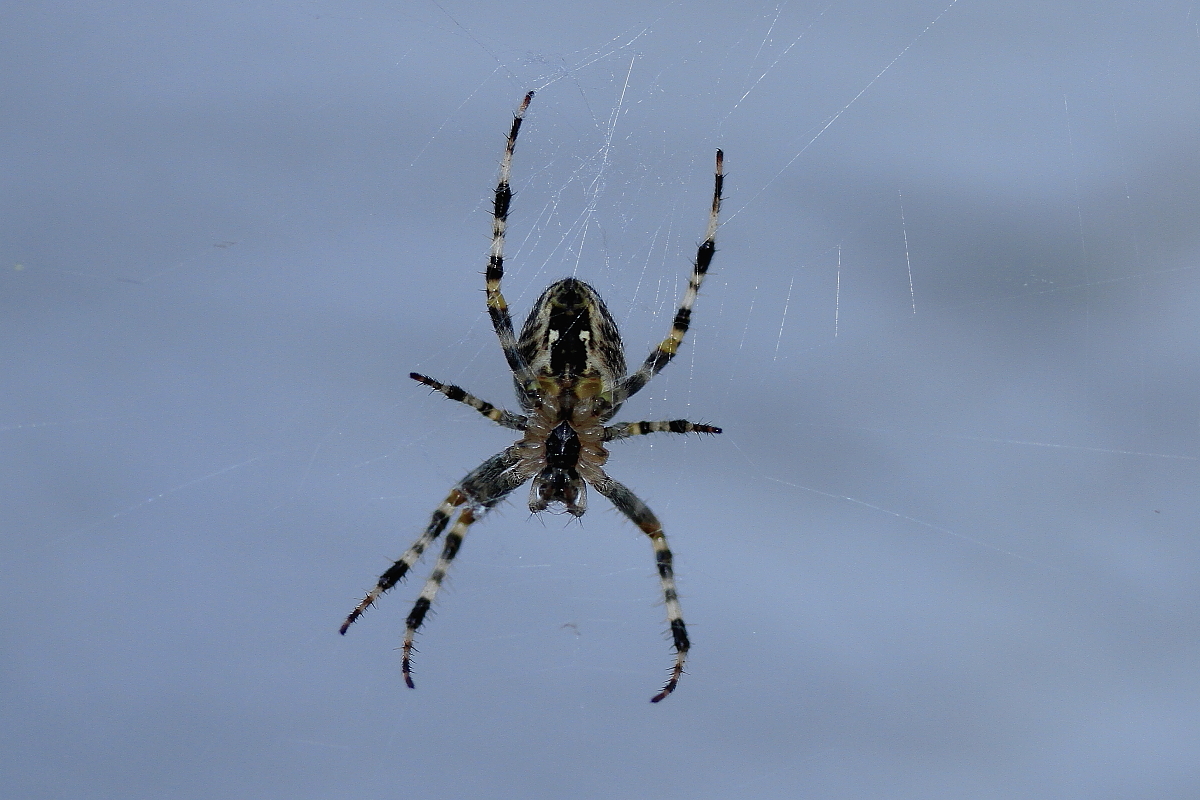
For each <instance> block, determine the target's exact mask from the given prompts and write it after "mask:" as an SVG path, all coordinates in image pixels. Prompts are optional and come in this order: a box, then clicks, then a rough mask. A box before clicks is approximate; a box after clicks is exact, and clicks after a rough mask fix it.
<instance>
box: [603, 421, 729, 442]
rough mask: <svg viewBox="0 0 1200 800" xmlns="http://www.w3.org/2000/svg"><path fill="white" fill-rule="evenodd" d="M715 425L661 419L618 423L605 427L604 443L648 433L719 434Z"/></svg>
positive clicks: (718, 429) (719, 430)
mask: <svg viewBox="0 0 1200 800" xmlns="http://www.w3.org/2000/svg"><path fill="white" fill-rule="evenodd" d="M720 432H721V429H720V428H718V427H717V426H716V425H703V424H701V423H699V422H688V421H687V420H686V419H663V420H656V421H654V422H618V423H617V424H616V425H606V426H605V428H604V441H606V442H615V441H617V440H618V439H628V438H629V437H631V436H644V435H646V434H648V433H720Z"/></svg>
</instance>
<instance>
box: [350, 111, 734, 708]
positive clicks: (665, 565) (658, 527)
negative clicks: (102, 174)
mask: <svg viewBox="0 0 1200 800" xmlns="http://www.w3.org/2000/svg"><path fill="white" fill-rule="evenodd" d="M532 99H533V92H529V93H528V94H526V95H525V99H524V101H523V102H522V103H521V106H520V108H518V109H517V113H516V114H515V115H514V117H513V123H512V127H511V128H510V129H509V133H508V145H507V147H506V148H505V150H504V159H503V160H502V161H501V163H500V179H499V182H498V184H497V186H496V198H495V205H494V210H493V217H492V248H491V255H490V257H489V259H488V267H487V273H486V280H487V307H488V313H489V314H490V316H491V319H492V326H493V327H494V328H495V330H496V336H497V338H499V340H500V347H501V349H502V350H503V351H504V357H505V359H506V360H507V361H508V367H509V369H510V370H512V374H513V382H514V384H515V386H516V392H517V400H518V402H519V403H520V405H521V409H522V410H523V411H524V412H525V413H524V414H514V413H512V412H510V411H506V410H504V409H502V408H497V407H496V406H494V405H492V404H491V403H488V402H486V401H484V400H481V399H479V398H478V397H475V396H474V395H472V394H470V393H468V392H466V391H465V390H463V389H462V388H460V387H458V386H453V385H451V384H445V383H441V382H440V381H436V380H434V379H433V378H429V377H426V376H424V375H418V374H417V373H415V372H414V373H411V375H410V377H412V379H413V380H415V381H418V382H420V383H423V384H424V385H426V386H428V387H430V388H432V389H435V390H437V391H439V392H441V393H442V394H444V395H445V396H446V397H448V398H449V399H451V400H456V401H458V402H460V403H465V404H466V405H468V406H470V407H471V408H473V409H475V410H476V411H478V412H479V413H480V414H483V416H485V417H487V418H488V419H490V420H492V421H493V422H495V423H497V424H499V425H502V426H503V427H506V428H511V429H513V430H516V431H520V432H522V433H523V434H524V435H523V436H522V438H521V439H520V441H518V442H517V443H516V444H514V445H512V446H511V447H508V448H506V449H505V450H504V451H502V452H500V453H498V454H496V455H494V456H492V457H491V458H489V459H487V460H486V461H484V462H483V464H481V465H480V466H479V467H477V468H476V469H474V470H472V471H471V472H470V473H468V474H467V476H466V477H465V478H463V479H462V480H461V481H459V482H458V484H457V485H456V486H455V487H454V488H453V489H451V490H450V494H449V495H447V497H446V499H445V500H443V501H442V504H441V505H440V506H438V508H437V510H436V511H434V512H433V517H432V518H431V519H430V521H429V524H428V525H427V526H426V528H425V531H424V533H422V534H421V535H420V537H418V538H417V540H416V541H415V542H414V543H413V544H412V546H411V547H409V548H408V550H407V551H405V553H404V555H402V556H400V558H399V559H398V560H397V561H396V562H395V563H394V564H393V565H392V566H391V567H390V568H389V569H388V570H387V571H385V572H384V573H383V575H381V576H380V577H379V581H378V582H377V583H376V585H375V588H374V589H372V590H371V591H370V592H369V593H368V594H367V596H366V597H365V598H363V600H362V602H361V603H359V604H358V607H357V608H355V609H354V611H352V612H351V613H350V616H348V617H347V618H346V621H345V622H344V623H343V624H342V627H341V632H342V633H343V634H344V633H345V632H346V629H347V628H349V627H350V625H351V624H352V623H353V622H354V621H355V620H356V619H358V618H359V616H361V615H362V613H363V612H364V611H365V610H366V609H367V608H368V607H369V606H370V605H371V604H373V603H374V602H375V601H376V600H377V599H378V598H379V596H380V595H381V594H383V593H384V592H386V591H387V590H389V589H391V588H392V587H393V586H395V585H396V584H397V583H398V582H399V581H400V580H401V579H403V578H404V576H405V575H406V574H407V573H408V571H409V570H410V569H411V568H412V567H413V565H415V564H416V562H417V561H418V559H420V557H421V554H422V553H424V552H425V549H426V548H427V547H429V545H430V544H432V543H433V542H434V541H435V540H436V539H437V538H438V537H439V536H441V534H442V533H443V531H445V530H446V526H447V525H449V523H450V519H451V517H452V516H453V514H454V513H455V512H456V511H457V512H458V518H457V519H456V520H455V522H454V524H453V525H452V526H450V530H449V532H447V533H446V540H445V543H444V544H443V545H442V552H441V554H440V555H439V556H438V560H437V563H436V564H435V565H434V568H433V571H432V572H431V573H430V575H429V578H428V579H427V580H426V581H425V585H424V587H423V588H422V589H421V594H420V595H419V596H418V597H417V600H416V603H415V604H414V605H413V608H412V611H411V612H409V615H408V619H407V628H406V630H405V633H404V647H403V656H402V661H401V663H402V669H403V672H404V681H405V683H406V684H407V685H408V686H409V688H412V687H413V680H412V652H413V637H414V636H415V635H416V632H417V630H418V629H419V628H420V627H421V624H422V623H423V622H424V620H425V615H426V613H427V612H428V611H429V608H430V606H431V605H432V603H433V599H434V597H435V596H436V595H437V592H438V589H439V588H440V587H441V584H442V581H443V579H444V578H445V576H446V571H447V570H448V569H449V567H450V562H451V561H453V560H454V557H455V556H456V555H457V554H458V550H459V547H460V546H461V545H462V540H463V537H464V536H465V535H466V533H467V529H468V528H469V527H470V526H471V524H472V523H474V522H475V521H476V520H478V519H479V518H480V517H481V516H483V515H484V514H485V513H486V512H487V511H488V510H489V509H491V508H492V507H494V506H495V505H496V504H497V503H499V502H500V501H501V500H503V499H504V498H505V497H506V496H508V494H509V493H510V492H512V491H513V490H514V489H516V488H517V487H519V486H521V485H522V484H523V483H525V482H526V481H529V480H532V484H531V486H530V491H529V510H530V511H533V512H539V511H545V510H547V509H550V508H551V507H558V506H561V507H562V510H563V511H565V512H566V513H569V514H573V515H575V516H577V517H578V516H580V515H582V514H583V513H584V511H586V510H587V486H588V485H589V484H590V485H591V486H592V488H594V489H595V490H596V491H597V492H599V493H600V494H601V495H603V496H604V497H606V498H608V500H609V501H610V502H611V503H612V504H613V505H614V506H615V507H616V508H617V510H618V511H620V512H621V513H622V514H624V515H625V516H626V517H628V518H629V519H630V520H631V521H632V522H633V523H634V524H635V525H637V526H638V528H639V529H641V531H642V532H643V533H645V534H646V535H647V536H648V537H650V541H651V544H652V545H653V547H654V559H655V564H656V566H657V568H658V576H659V581H660V583H661V585H662V592H663V597H664V600H665V602H666V607H667V619H668V621H669V622H670V626H671V638H672V644H673V645H674V648H675V664H674V666H673V667H672V668H671V672H670V675H669V677H668V678H667V682H666V684H665V685H664V686H663V688H662V691H660V692H659V693H658V694H657V695H655V696H654V697H653V698H651V702H655V703H657V702H658V701H660V700H662V699H663V698H664V697H666V696H667V695H669V694H670V693H671V692H672V691H674V690H675V686H676V685H677V684H678V682H679V677H680V676H681V675H682V674H683V665H684V660H685V659H686V657H687V652H688V648H689V646H690V643H689V641H688V634H687V626H685V625H684V623H683V614H682V611H681V610H680V607H679V595H678V593H677V591H676V589H675V576H674V572H673V570H672V567H671V561H672V558H671V550H670V548H669V547H668V546H667V537H666V534H665V533H663V529H662V524H661V523H659V521H658V518H657V517H656V516H654V512H652V511H651V510H650V509H649V508H648V507H647V506H646V504H645V503H643V502H642V501H641V500H639V499H638V497H637V496H636V495H634V494H633V492H631V491H630V490H629V489H628V488H627V487H626V486H624V485H623V484H621V483H619V482H618V481H615V480H613V479H612V478H610V477H609V476H608V474H607V473H606V472H605V471H604V464H605V462H606V461H608V449H607V447H605V445H606V443H608V442H612V441H616V440H618V439H627V438H629V437H631V436H640V435H644V434H649V433H692V432H695V433H720V432H721V429H720V428H717V427H715V426H712V425H702V424H699V423H693V422H688V421H687V420H682V419H676V420H659V421H654V422H619V423H616V424H614V425H608V424H606V423H607V422H608V421H609V420H610V419H612V417H613V416H614V415H615V414H616V413H617V411H619V410H620V408H621V405H622V404H623V403H624V402H625V401H626V400H628V399H629V398H630V397H632V396H633V395H634V394H636V393H637V392H638V391H639V390H640V389H641V388H642V387H644V386H645V385H646V383H647V382H649V380H650V379H651V378H653V377H654V376H655V375H656V374H658V372H659V371H660V370H661V369H662V368H663V367H665V366H666V365H667V364H668V363H670V361H671V359H672V358H674V357H675V354H676V353H677V352H678V350H679V346H680V344H681V343H682V342H683V338H684V335H685V334H686V333H687V330H688V325H689V323H690V320H691V314H692V305H693V304H694V303H695V302H696V296H697V294H698V292H699V291H700V285H701V284H702V283H703V282H704V276H705V274H706V273H707V272H708V266H709V263H710V262H711V261H712V257H713V253H714V252H716V248H715V241H716V234H717V220H718V215H719V213H720V209H721V186H722V182H723V180H724V171H723V160H724V159H723V154H722V152H721V151H720V150H717V162H716V163H717V165H716V177H715V182H714V186H713V199H712V210H711V212H710V214H709V219H708V230H707V232H706V234H705V237H704V241H703V242H701V244H700V247H699V249H698V250H697V253H696V261H695V264H694V265H693V268H692V275H691V278H690V280H689V281H688V287H687V291H686V292H685V293H684V295H683V300H682V301H681V302H680V304H679V309H678V310H677V311H676V312H675V317H674V319H673V321H672V323H671V330H670V332H669V333H668V334H667V337H666V338H665V339H663V340H662V341H661V342H659V343H658V345H657V346H656V347H655V348H654V349H653V350H652V351H651V352H650V355H648V356H647V357H646V360H645V361H643V362H642V365H641V366H640V367H638V369H637V370H636V371H635V372H634V373H633V374H631V375H626V374H625V351H624V348H623V347H622V344H621V335H620V333H619V332H618V330H617V325H616V322H614V321H613V318H612V315H611V314H609V312H608V308H607V307H606V306H605V305H604V301H603V300H602V299H601V298H600V295H599V294H598V293H597V292H596V290H595V289H593V288H592V287H591V286H589V285H588V284H586V283H584V282H583V281H581V280H578V279H576V278H564V279H562V280H560V281H557V282H555V283H553V284H551V285H550V287H549V288H547V289H546V291H544V292H542V295H541V297H539V298H538V300H537V302H536V303H535V304H534V306H533V310H532V311H530V313H529V317H528V318H527V319H526V320H525V325H524V326H523V327H522V329H521V336H520V338H519V339H518V338H517V337H516V335H515V333H514V331H513V324H512V317H511V316H510V315H509V311H508V304H507V303H506V302H505V300H504V295H502V294H501V293H500V281H501V279H502V278H503V277H504V234H505V228H506V227H507V224H508V210H509V205H510V204H511V202H512V189H511V187H510V186H509V174H510V170H511V167H512V157H513V150H514V149H515V147H516V143H517V134H518V133H519V132H520V130H521V121H522V120H523V119H524V118H525V111H526V109H527V108H528V107H529V102H530V101H531V100H532Z"/></svg>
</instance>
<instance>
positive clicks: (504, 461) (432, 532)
mask: <svg viewBox="0 0 1200 800" xmlns="http://www.w3.org/2000/svg"><path fill="white" fill-rule="evenodd" d="M521 462H522V451H521V449H520V446H519V445H514V446H513V447H509V448H508V449H507V450H505V451H504V452H502V453H498V454H497V455H494V456H492V457H491V458H489V459H488V460H487V461H484V462H483V463H482V464H480V465H479V466H478V467H476V468H475V469H474V470H472V471H471V472H470V473H468V474H467V476H466V477H465V478H463V479H462V480H461V481H459V483H458V486H456V487H454V489H452V490H451V491H450V494H449V495H447V497H446V499H445V500H444V501H443V502H442V504H441V505H440V506H438V508H437V510H436V511H434V512H433V517H432V519H430V521H429V525H428V526H427V527H426V528H425V532H424V533H422V534H421V536H420V537H419V538H418V539H417V540H416V541H415V542H413V544H412V546H411V547H409V548H408V550H406V551H405V552H404V555H402V556H400V558H399V559H398V560H397V561H396V562H395V563H394V564H392V566H391V567H390V568H389V569H388V570H387V571H386V572H384V573H383V575H381V576H379V581H378V583H377V584H376V585H375V588H374V589H372V590H371V591H370V592H369V593H368V594H367V596H366V597H365V598H363V601H362V602H361V603H359V604H358V607H357V608H355V609H354V611H352V612H350V616H348V617H346V621H345V622H343V623H342V628H341V632H342V633H343V634H345V633H346V629H347V628H349V627H350V626H351V625H352V624H353V623H354V621H355V620H356V619H358V618H359V617H360V616H362V613H363V612H364V611H366V610H367V608H369V607H370V606H371V605H372V604H373V603H374V602H375V601H376V600H377V599H379V596H380V595H382V594H383V593H384V592H386V591H387V590H388V589H391V588H392V587H393V586H395V585H396V584H397V583H399V582H400V580H401V579H403V578H404V576H405V575H406V574H408V571H409V570H410V569H411V568H412V567H413V565H414V564H416V563H417V560H418V559H420V557H421V554H422V553H424V552H425V549H426V548H427V547H428V546H429V545H430V544H432V543H433V541H434V540H435V539H437V538H438V537H439V536H440V535H441V534H442V531H444V530H445V529H446V525H447V524H448V523H449V521H450V516H451V515H452V514H453V513H454V510H455V509H456V508H459V507H462V506H466V507H465V508H463V509H462V511H461V512H459V515H458V519H457V520H455V522H454V525H453V526H452V527H451V528H450V531H449V532H448V533H447V534H446V543H445V545H444V546H443V547H442V553H441V555H440V556H439V557H438V560H437V564H435V565H434V568H433V572H432V573H430V576H429V579H428V580H426V581H425V586H424V587H423V588H422V589H421V594H420V596H419V597H418V598H417V601H416V603H415V604H413V608H412V611H410V612H409V614H408V619H407V625H406V630H405V632H404V653H403V659H402V667H403V670H404V682H405V683H406V684H408V686H409V688H413V681H412V649H413V646H412V644H413V637H414V636H415V635H416V633H417V629H418V628H420V627H421V624H422V623H423V622H424V621H425V615H426V614H427V613H428V611H429V608H430V606H431V605H433V600H434V598H435V597H436V596H437V592H438V589H439V588H441V585H442V581H443V580H444V579H445V577H446V572H447V570H448V569H449V568H450V562H451V561H453V560H454V557H455V556H456V555H457V554H458V549H459V547H460V546H461V545H462V540H463V538H464V537H465V536H466V533H467V528H469V527H470V526H471V524H472V523H474V522H475V521H477V520H478V519H479V518H480V517H482V516H483V515H484V514H485V513H487V511H488V510H489V509H491V508H492V507H493V506H495V505H496V504H497V503H499V502H500V501H501V500H503V499H504V498H505V497H506V496H507V495H508V494H509V493H510V492H511V491H512V490H513V489H516V488H517V487H518V486H520V485H521V484H523V483H525V481H527V480H529V475H528V474H527V473H526V472H525V471H524V470H522V469H521V468H520V467H521Z"/></svg>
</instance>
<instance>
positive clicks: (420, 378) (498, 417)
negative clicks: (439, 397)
mask: <svg viewBox="0 0 1200 800" xmlns="http://www.w3.org/2000/svg"><path fill="white" fill-rule="evenodd" d="M408 377H410V378H412V379H413V380H414V381H416V382H417V383H423V384H425V385H426V386H428V387H429V388H430V389H435V390H437V391H439V392H441V393H442V394H444V395H446V397H448V398H450V399H451V400H457V401H458V402H460V403H465V404H466V405H468V406H470V407H471V408H473V409H475V410H476V411H478V412H479V413H480V414H483V415H484V416H485V417H487V418H488V419H490V420H491V421H492V422H495V423H496V424H498V425H502V426H503V427H505V428H512V429H513V430H514V431H524V430H525V426H526V423H528V422H529V418H528V417H524V416H522V415H520V414H514V413H512V412H511V411H505V410H504V409H503V408H497V407H496V406H494V405H492V404H491V403H489V402H487V401H486V400H481V399H479V398H478V397H476V396H475V395H473V394H471V393H470V392H468V391H467V390H465V389H463V388H462V387H461V386H455V385H454V384H452V383H442V382H441V381H436V380H434V379H433V378H430V377H428V376H426V375H421V374H419V373H416V372H410V373H408Z"/></svg>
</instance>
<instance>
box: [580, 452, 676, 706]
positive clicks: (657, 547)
mask: <svg viewBox="0 0 1200 800" xmlns="http://www.w3.org/2000/svg"><path fill="white" fill-rule="evenodd" d="M601 476H602V477H601V479H600V480H597V481H592V486H594V487H595V488H596V491H597V492H599V493H600V494H602V495H604V496H605V497H607V498H608V499H609V501H610V502H612V504H613V505H614V506H616V507H617V510H618V511H620V512H621V513H622V514H624V515H625V516H627V517H629V519H630V520H631V521H632V522H633V524H635V525H637V526H638V527H639V528H640V529H641V531H642V533H644V534H646V535H647V536H649V537H650V543H651V544H652V545H653V546H654V563H655V565H656V566H657V567H658V580H659V582H660V583H661V584H662V592H663V599H664V601H665V602H666V606H667V621H668V622H669V623H670V625H671V639H672V643H673V644H674V646H675V665H674V666H673V667H672V668H671V674H670V676H669V677H668V678H667V682H666V684H665V685H664V686H663V688H662V691H661V692H659V693H658V694H656V695H655V696H654V697H652V698H650V702H651V703H657V702H659V701H660V700H662V699H663V698H664V697H666V696H667V695H669V694H670V693H671V692H673V691H675V686H676V685H677V684H678V683H679V676H681V675H682V674H683V664H684V661H685V660H686V659H687V652H688V648H689V647H690V643H689V641H688V635H687V626H686V625H684V624H683V611H682V609H681V608H680V607H679V593H678V591H677V590H676V589H675V572H674V570H673V568H672V566H671V561H672V558H671V548H669V547H668V546H667V535H666V534H665V533H663V529H662V524H661V523H660V522H659V521H658V517H656V516H654V512H653V511H651V510H650V509H649V507H648V506H647V505H646V504H645V503H643V502H642V501H641V500H639V499H638V497H637V495H635V494H634V493H633V492H631V491H629V488H628V487H627V486H625V485H624V484H622V483H620V482H618V481H615V480H613V479H612V478H610V477H608V475H606V474H604V473H603V472H601Z"/></svg>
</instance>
